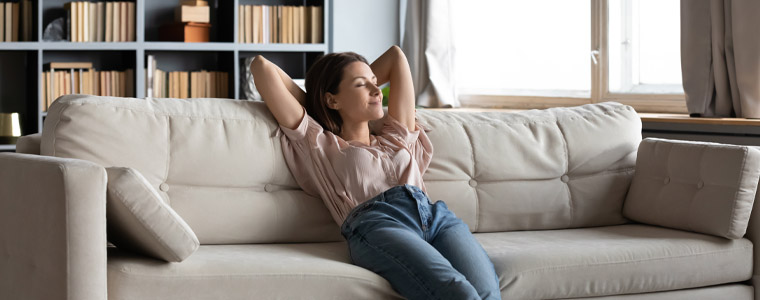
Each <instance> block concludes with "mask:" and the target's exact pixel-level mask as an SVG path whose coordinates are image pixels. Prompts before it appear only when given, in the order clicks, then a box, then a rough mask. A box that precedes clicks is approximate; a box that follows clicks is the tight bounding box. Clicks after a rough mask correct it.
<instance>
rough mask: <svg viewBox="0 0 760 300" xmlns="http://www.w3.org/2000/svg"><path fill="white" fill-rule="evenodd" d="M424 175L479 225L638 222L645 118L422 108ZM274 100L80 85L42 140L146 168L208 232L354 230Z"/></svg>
mask: <svg viewBox="0 0 760 300" xmlns="http://www.w3.org/2000/svg"><path fill="white" fill-rule="evenodd" d="M417 115H418V118H419V120H420V122H422V123H423V125H424V126H426V127H427V128H428V129H430V131H429V132H428V136H429V137H430V138H431V140H432V142H433V145H434V148H435V150H434V155H433V160H432V162H431V164H430V167H429V169H428V171H427V172H426V173H425V175H424V180H425V184H426V187H427V191H428V194H429V195H430V198H431V200H433V201H435V200H444V201H445V202H446V203H447V204H448V206H449V207H450V208H451V209H452V210H453V211H454V212H455V213H456V214H457V216H459V217H460V218H462V219H463V220H464V221H465V222H466V223H467V224H468V225H469V226H470V229H471V230H472V231H474V232H489V231H507V230H533V229H559V228H571V227H586V226H603V225H614V224H622V223H625V222H626V221H625V219H624V218H623V217H622V205H623V199H624V198H625V195H626V191H627V190H628V187H629V185H630V181H631V177H632V175H633V167H634V164H635V159H636V147H637V146H638V144H639V142H640V140H641V133H640V132H641V121H640V119H639V118H638V115H637V114H636V112H635V111H634V110H633V109H632V108H631V107H628V106H624V105H620V104H617V103H602V104H594V105H585V106H580V107H574V108H557V109H548V110H532V111H525V112H520V113H498V112H489V113H467V112H446V111H433V110H419V111H418V112H417ZM277 134H278V126H277V123H276V121H275V120H274V118H273V117H272V115H271V113H269V111H268V110H267V108H266V106H265V105H264V103H262V102H250V101H239V100H225V99H135V98H114V97H97V96H85V95H70V96H64V97H62V98H60V99H58V100H57V101H56V102H54V104H53V105H52V106H51V108H50V110H49V113H48V116H47V119H46V120H45V125H44V128H43V134H42V143H41V154H43V155H51V156H59V157H74V158H81V159H86V160H90V161H93V162H96V163H99V164H101V165H103V166H105V167H110V166H117V167H131V168H134V169H137V170H139V171H140V172H141V173H142V174H143V175H144V176H145V178H146V179H147V180H148V181H149V182H150V183H151V185H153V187H155V188H156V189H157V190H158V191H159V194H160V195H161V197H164V198H165V200H166V201H167V202H168V203H169V204H170V205H171V207H172V208H173V209H174V210H175V211H176V212H177V213H178V214H179V215H180V216H181V217H182V218H183V219H184V220H185V221H186V222H187V223H188V225H190V227H191V228H192V229H193V231H194V232H195V233H196V235H197V236H198V239H199V240H200V242H201V244H230V243H271V242H312V241H337V240H341V239H342V237H341V236H340V233H339V230H338V226H337V225H336V224H334V221H332V218H331V217H330V214H329V212H328V211H327V209H326V208H325V207H324V204H322V201H321V200H320V199H317V198H314V197H310V196H309V195H306V194H305V193H304V192H303V191H301V189H300V188H299V187H298V185H297V183H296V182H295V180H294V179H293V178H292V175H291V173H290V171H289V170H288V167H287V165H286V164H285V161H284V158H283V156H282V151H281V147H280V140H279V137H278V136H277Z"/></svg>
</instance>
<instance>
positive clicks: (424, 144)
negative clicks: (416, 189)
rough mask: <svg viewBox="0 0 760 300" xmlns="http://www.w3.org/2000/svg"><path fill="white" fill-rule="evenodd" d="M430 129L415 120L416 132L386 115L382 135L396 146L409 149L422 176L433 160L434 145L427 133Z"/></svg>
mask: <svg viewBox="0 0 760 300" xmlns="http://www.w3.org/2000/svg"><path fill="white" fill-rule="evenodd" d="M428 131H430V129H428V128H425V127H424V126H422V124H420V122H419V121H418V120H417V118H415V119H414V131H409V128H408V127H407V126H406V125H404V124H401V122H399V121H398V120H396V118H394V117H393V116H391V115H390V114H386V116H385V121H384V122H383V127H382V129H381V131H380V132H381V134H382V135H383V136H384V137H385V138H387V139H388V140H391V141H393V142H394V143H395V144H396V145H399V146H400V147H402V148H405V149H408V150H409V153H411V155H412V157H414V158H415V160H416V161H417V165H418V166H419V168H420V174H425V171H427V168H428V166H429V165H430V160H431V159H432V158H433V144H432V143H431V142H430V139H429V138H428V135H427V132H428Z"/></svg>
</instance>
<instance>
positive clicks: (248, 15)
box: [245, 5, 254, 43]
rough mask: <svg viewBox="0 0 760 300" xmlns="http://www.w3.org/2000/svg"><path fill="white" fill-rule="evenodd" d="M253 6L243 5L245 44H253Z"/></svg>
mask: <svg viewBox="0 0 760 300" xmlns="http://www.w3.org/2000/svg"><path fill="white" fill-rule="evenodd" d="M252 22H253V6H252V5H245V42H246V43H253V42H254V40H253V23H252Z"/></svg>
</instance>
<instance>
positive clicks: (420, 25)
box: [401, 0, 459, 107]
mask: <svg viewBox="0 0 760 300" xmlns="http://www.w3.org/2000/svg"><path fill="white" fill-rule="evenodd" d="M406 2H407V5H406V22H405V26H404V37H403V40H402V42H401V48H402V49H403V50H404V53H405V54H406V56H407V59H408V60H409V65H410V67H411V70H412V78H413V79H414V89H415V93H416V96H417V105H420V106H424V107H459V100H458V99H457V93H456V88H455V82H454V81H455V76H454V75H455V74H456V73H454V72H455V68H454V67H455V66H454V54H455V53H456V52H455V49H454V37H453V31H452V29H451V26H452V25H451V24H452V18H451V0H407V1H406ZM402 3H403V2H402Z"/></svg>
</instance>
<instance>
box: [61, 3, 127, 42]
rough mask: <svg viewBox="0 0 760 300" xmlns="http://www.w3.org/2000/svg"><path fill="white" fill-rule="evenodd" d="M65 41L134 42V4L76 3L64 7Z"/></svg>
mask: <svg viewBox="0 0 760 300" xmlns="http://www.w3.org/2000/svg"><path fill="white" fill-rule="evenodd" d="M63 7H64V9H65V10H66V39H67V40H69V41H72V42H131V41H135V3H134V2H125V1H119V2H110V1H109V2H89V1H77V2H68V3H66V4H64V6H63Z"/></svg>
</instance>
